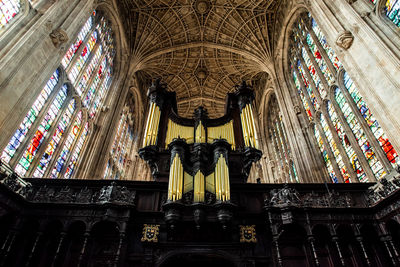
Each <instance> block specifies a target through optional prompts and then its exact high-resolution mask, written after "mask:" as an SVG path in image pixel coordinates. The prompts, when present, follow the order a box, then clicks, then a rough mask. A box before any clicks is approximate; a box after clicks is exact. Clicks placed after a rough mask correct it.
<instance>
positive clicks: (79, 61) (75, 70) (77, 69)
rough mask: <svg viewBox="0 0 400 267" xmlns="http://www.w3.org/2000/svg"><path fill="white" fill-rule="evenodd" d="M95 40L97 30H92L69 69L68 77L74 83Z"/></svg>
mask: <svg viewBox="0 0 400 267" xmlns="http://www.w3.org/2000/svg"><path fill="white" fill-rule="evenodd" d="M96 42H97V31H94V32H93V33H92V35H91V36H90V39H89V41H88V42H87V44H86V46H85V47H84V48H83V50H82V53H81V54H80V55H79V58H78V59H77V60H76V62H75V64H74V65H73V66H72V68H71V69H70V70H69V72H68V78H69V79H70V81H71V82H72V83H73V84H74V85H75V81H76V78H77V77H78V75H79V73H80V72H81V70H82V68H83V67H84V65H85V63H86V62H87V60H88V58H89V55H90V54H91V52H92V50H93V48H94V45H95V44H96ZM78 93H79V92H78Z"/></svg>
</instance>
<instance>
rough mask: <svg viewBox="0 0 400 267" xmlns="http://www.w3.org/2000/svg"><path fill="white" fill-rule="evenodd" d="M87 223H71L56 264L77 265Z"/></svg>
mask: <svg viewBox="0 0 400 267" xmlns="http://www.w3.org/2000/svg"><path fill="white" fill-rule="evenodd" d="M85 230H86V225H85V223H84V222H82V221H75V222H72V223H71V224H70V226H69V227H68V230H67V232H66V236H65V241H64V244H63V245H62V247H61V249H60V254H59V256H58V257H57V259H56V260H55V262H54V266H64V267H67V266H77V265H78V261H79V255H80V251H81V249H82V246H83V241H84V233H85Z"/></svg>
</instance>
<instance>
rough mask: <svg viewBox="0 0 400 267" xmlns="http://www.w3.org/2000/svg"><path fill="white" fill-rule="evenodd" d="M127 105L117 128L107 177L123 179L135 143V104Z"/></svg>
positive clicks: (106, 172) (105, 175) (106, 173)
mask: <svg viewBox="0 0 400 267" xmlns="http://www.w3.org/2000/svg"><path fill="white" fill-rule="evenodd" d="M129 99H130V97H128V103H127V104H126V105H125V107H124V109H123V111H122V114H121V117H120V119H119V122H118V124H117V129H116V132H115V136H114V140H113V144H112V147H111V150H110V154H109V155H110V156H109V160H108V163H107V167H106V170H105V172H104V178H105V179H123V178H124V177H125V175H126V171H127V167H128V160H129V158H130V153H131V149H132V144H133V129H132V126H133V122H132V118H133V104H132V103H129V102H130V101H129Z"/></svg>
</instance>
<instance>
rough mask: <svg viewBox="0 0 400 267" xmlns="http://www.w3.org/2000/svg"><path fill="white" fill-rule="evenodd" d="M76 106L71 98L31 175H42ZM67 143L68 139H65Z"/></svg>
mask: <svg viewBox="0 0 400 267" xmlns="http://www.w3.org/2000/svg"><path fill="white" fill-rule="evenodd" d="M75 108H76V101H75V99H72V100H71V102H70V103H69V105H68V107H67V109H66V110H65V112H64V115H63V116H62V117H61V120H60V122H59V123H58V125H57V128H56V130H55V131H54V134H53V136H52V139H51V140H50V143H49V144H48V145H47V148H46V150H45V152H44V154H43V156H42V158H41V159H40V162H39V165H38V166H37V168H36V170H35V172H34V174H33V176H34V177H42V176H43V174H44V172H45V171H46V169H47V166H48V165H49V162H50V160H51V158H52V156H53V154H54V152H55V150H56V149H57V146H58V144H59V142H60V141H61V138H62V137H63V135H64V132H65V131H66V129H67V127H68V126H69V124H70V121H71V118H72V115H73V113H74V111H75ZM67 143H68V139H67Z"/></svg>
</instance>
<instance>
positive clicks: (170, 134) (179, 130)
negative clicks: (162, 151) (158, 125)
mask: <svg viewBox="0 0 400 267" xmlns="http://www.w3.org/2000/svg"><path fill="white" fill-rule="evenodd" d="M178 137H180V138H182V139H185V140H186V143H188V144H192V143H193V142H194V130H193V127H191V126H183V125H179V124H177V123H175V122H173V121H172V120H170V119H169V120H168V127H167V134H166V137H165V148H167V147H168V145H169V144H170V143H171V142H172V140H174V139H175V138H178Z"/></svg>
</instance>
